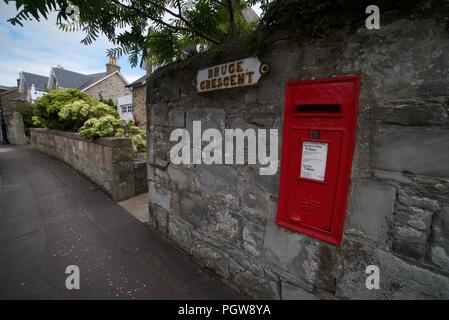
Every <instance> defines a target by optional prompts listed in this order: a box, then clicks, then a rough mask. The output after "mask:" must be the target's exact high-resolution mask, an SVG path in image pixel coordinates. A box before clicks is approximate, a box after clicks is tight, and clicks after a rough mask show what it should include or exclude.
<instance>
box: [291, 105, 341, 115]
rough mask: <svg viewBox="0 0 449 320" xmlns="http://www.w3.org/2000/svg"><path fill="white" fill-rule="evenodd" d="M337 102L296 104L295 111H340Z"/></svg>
mask: <svg viewBox="0 0 449 320" xmlns="http://www.w3.org/2000/svg"><path fill="white" fill-rule="evenodd" d="M340 112H341V110H340V105H338V104H300V105H298V106H296V113H340Z"/></svg>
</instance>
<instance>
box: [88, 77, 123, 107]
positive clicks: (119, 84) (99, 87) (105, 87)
mask: <svg viewBox="0 0 449 320" xmlns="http://www.w3.org/2000/svg"><path fill="white" fill-rule="evenodd" d="M126 85H127V83H126V82H125V81H124V80H123V79H122V77H120V76H119V75H118V74H117V73H116V74H114V75H112V76H110V77H108V78H106V79H105V80H103V81H101V82H99V83H97V84H96V85H94V86H93V87H91V88H89V89H87V90H86V91H85V92H86V93H87V94H88V95H90V96H91V97H92V98H94V99H97V100H100V99H103V100H109V99H112V101H114V103H115V104H117V98H118V97H122V96H124V95H126V94H128V93H129V89H128V88H126V87H125V86H126Z"/></svg>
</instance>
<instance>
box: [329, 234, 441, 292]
mask: <svg viewBox="0 0 449 320" xmlns="http://www.w3.org/2000/svg"><path fill="white" fill-rule="evenodd" d="M341 252H342V259H343V260H342V261H343V265H342V270H341V278H339V279H338V280H337V292H336V295H337V297H343V298H351V299H448V298H449V279H448V278H447V277H444V276H442V275H440V274H437V273H434V272H432V271H430V270H427V269H424V268H422V267H419V266H417V265H414V264H411V263H409V262H408V261H405V260H401V259H399V258H398V257H396V256H394V255H393V254H391V253H389V252H385V251H382V250H377V249H375V248H371V247H368V246H364V245H363V244H361V243H358V242H355V241H351V242H349V241H346V242H345V243H344V244H343V246H342V248H341ZM369 265H375V266H378V267H379V271H380V289H379V290H375V289H373V290H369V289H367V288H366V285H365V284H366V279H367V277H368V275H367V274H366V273H365V271H366V267H367V266H369Z"/></svg>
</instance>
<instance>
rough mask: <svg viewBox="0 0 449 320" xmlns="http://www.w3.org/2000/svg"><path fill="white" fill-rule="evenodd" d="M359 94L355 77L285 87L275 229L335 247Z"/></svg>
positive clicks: (345, 195) (341, 222) (342, 214)
mask: <svg viewBox="0 0 449 320" xmlns="http://www.w3.org/2000/svg"><path fill="white" fill-rule="evenodd" d="M359 91H360V78H359V76H354V77H342V78H330V79H322V80H310V81H289V82H287V86H286V96H285V111H284V129H283V142H282V146H283V147H282V162H281V183H280V192H279V203H278V212H277V218H276V222H277V224H278V225H280V226H283V227H286V228H289V229H292V230H294V231H297V232H301V233H304V234H307V235H310V236H312V237H315V238H318V239H321V240H323V241H326V242H329V243H332V244H336V245H338V244H340V242H341V237H342V232H343V225H344V218H345V211H346V203H347V199H348V191H349V183H350V175H351V166H352V158H353V154H354V145H355V131H356V125H357V111H358V96H359Z"/></svg>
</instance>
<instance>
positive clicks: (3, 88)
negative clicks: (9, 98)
mask: <svg viewBox="0 0 449 320" xmlns="http://www.w3.org/2000/svg"><path fill="white" fill-rule="evenodd" d="M12 88H13V87H8V86H3V85H0V91H8V90H11V89H12Z"/></svg>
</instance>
